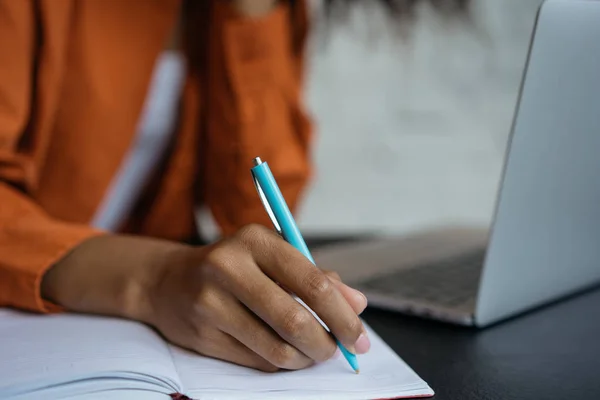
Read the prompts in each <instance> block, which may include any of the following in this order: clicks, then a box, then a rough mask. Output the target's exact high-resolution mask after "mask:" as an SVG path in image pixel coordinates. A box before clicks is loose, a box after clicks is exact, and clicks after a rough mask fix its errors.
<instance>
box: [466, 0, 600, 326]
mask: <svg viewBox="0 0 600 400" xmlns="http://www.w3.org/2000/svg"><path fill="white" fill-rule="evenodd" d="M598 282H600V1H597V0H548V1H546V2H545V3H543V4H542V6H541V8H540V10H539V11H538V16H537V21H536V25H535V29H534V34H533V36H532V41H531V45H530V50H529V56H528V60H527V64H526V68H525V72H524V76H523V80H522V84H521V92H520V98H519V102H518V104H517V107H516V112H515V118H514V121H513V126H512V132H511V138H510V140H509V143H508V146H507V158H506V161H505V166H504V172H503V177H502V183H501V187H500V191H499V197H498V200H497V204H496V211H495V217H494V223H493V225H492V231H491V236H490V242H489V246H488V252H487V256H486V262H485V267H484V271H483V274H482V277H481V283H480V288H479V293H478V300H477V305H476V311H475V321H476V324H477V325H480V326H484V325H488V324H491V323H493V322H496V321H498V320H501V319H503V318H506V317H509V316H512V315H515V314H517V313H520V312H523V311H525V310H528V309H530V308H533V307H536V306H539V305H542V304H545V303H547V302H549V301H551V300H554V299H557V298H559V297H562V296H565V295H567V294H570V293H573V292H576V291H579V290H581V289H583V288H585V287H588V286H591V285H594V284H596V283H598Z"/></svg>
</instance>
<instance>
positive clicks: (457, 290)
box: [358, 250, 485, 308]
mask: <svg viewBox="0 0 600 400" xmlns="http://www.w3.org/2000/svg"><path fill="white" fill-rule="evenodd" d="M484 257H485V250H481V251H477V252H473V253H466V254H462V255H460V256H457V257H455V258H451V259H447V260H441V261H436V262H434V263H431V264H424V265H420V266H417V267H413V268H409V269H404V270H398V271H394V272H393V273H390V274H385V275H383V276H378V277H376V278H373V279H370V280H367V281H363V282H361V283H360V285H358V286H359V287H358V288H359V289H363V290H366V291H372V292H378V293H381V294H385V295H390V296H397V297H402V298H405V299H409V300H419V301H426V302H428V303H433V304H439V305H442V306H446V307H451V308H453V307H459V306H461V305H465V304H468V303H470V302H472V301H473V300H474V299H475V296H476V295H477V288H478V286H479V277H480V275H481V269H482V267H483V261H484Z"/></svg>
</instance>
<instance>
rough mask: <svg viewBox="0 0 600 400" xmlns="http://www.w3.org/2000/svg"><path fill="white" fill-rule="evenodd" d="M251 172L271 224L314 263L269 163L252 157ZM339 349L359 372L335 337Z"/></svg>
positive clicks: (318, 319)
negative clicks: (252, 165)
mask: <svg viewBox="0 0 600 400" xmlns="http://www.w3.org/2000/svg"><path fill="white" fill-rule="evenodd" d="M250 171H251V173H252V179H253V180H254V185H255V186H256V190H257V192H258V195H259V197H260V200H261V201H262V203H263V205H264V207H265V210H266V211H267V214H268V215H269V218H270V219H271V222H272V223H273V226H274V227H275V230H276V231H277V233H279V234H280V235H281V236H282V237H283V238H284V239H285V241H287V242H288V243H289V244H291V245H292V246H294V247H295V248H296V249H297V250H299V251H300V252H301V253H302V254H304V256H305V257H306V258H308V259H309V260H310V262H312V263H313V265H315V267H316V264H315V260H314V259H313V257H312V255H311V254H310V251H309V250H308V246H306V242H305V241H304V238H303V237H302V234H301V233H300V230H299V229H298V226H297V225H296V222H295V221H294V217H293V216H292V213H291V212H290V210H289V208H288V206H287V203H286V202H285V199H284V198H283V195H282V194H281V191H280V190H279V186H278V185H277V182H276V181H275V178H274V177H273V174H272V173H271V170H270V168H269V165H268V164H267V163H266V162H263V161H262V160H261V159H260V157H256V158H255V159H254V167H253V168H252V169H251V170H250ZM294 298H295V299H296V301H298V302H299V303H300V304H302V305H303V306H304V307H305V308H306V309H307V310H308V311H310V313H311V314H312V315H313V316H314V317H315V318H316V319H317V321H319V323H320V324H321V325H322V326H323V328H325V330H326V331H327V332H329V333H331V331H330V330H329V328H328V327H327V325H326V324H325V323H324V322H323V321H322V320H321V318H319V316H318V315H317V314H316V313H315V312H314V311H313V310H311V309H310V307H308V306H307V305H306V303H304V302H303V301H302V299H300V298H298V297H297V296H294ZM335 341H336V343H337V345H338V347H339V349H340V351H341V352H342V354H343V355H344V357H345V358H346V360H347V361H348V363H349V364H350V366H351V367H352V369H353V370H354V372H356V373H357V374H358V373H359V372H360V369H359V368H358V360H357V357H356V355H355V354H352V353H351V352H349V351H348V350H347V349H346V348H345V347H344V345H342V343H340V341H339V340H337V339H335Z"/></svg>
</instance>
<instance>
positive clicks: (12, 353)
mask: <svg viewBox="0 0 600 400" xmlns="http://www.w3.org/2000/svg"><path fill="white" fill-rule="evenodd" d="M367 329H368V333H369V335H370V338H371V342H372V345H371V351H370V352H369V353H368V354H366V355H361V356H360V357H359V362H360V368H361V373H360V374H358V375H357V374H355V373H354V372H353V371H352V369H351V368H350V366H349V365H348V364H347V363H346V361H345V360H344V358H343V357H340V358H339V359H332V360H329V361H327V362H324V363H320V364H317V365H315V366H313V367H309V368H307V369H304V370H299V371H282V372H275V373H265V372H260V371H256V370H253V369H249V368H245V367H241V366H238V365H234V364H230V363H227V362H223V361H219V360H215V359H211V358H207V357H202V356H200V355H198V354H196V353H193V352H190V351H187V350H184V349H181V348H179V347H176V346H172V345H170V344H168V343H167V342H165V341H164V340H163V339H162V338H161V336H160V335H158V334H157V333H156V332H155V331H154V330H152V329H150V328H148V327H147V326H145V325H143V324H139V323H136V322H133V321H127V320H121V319H116V318H108V317H98V316H83V315H76V314H61V315H33V314H28V313H23V312H19V311H15V310H11V309H0V398H2V399H15V400H16V399H18V400H25V399H27V400H29V399H45V400H51V399H92V400H96V399H109V400H110V399H133V400H138V399H139V400H141V399H144V400H170V399H185V398H186V397H185V396H187V397H189V398H190V399H195V400H205V399H206V400H213V399H214V400H230V399H264V400H268V399H278V400H287V399H290V400H291V399H294V400H295V399H299V400H300V399H326V400H337V399H344V400H347V399H350V400H351V399H361V400H362V399H388V398H409V397H429V396H432V395H433V390H432V389H431V388H430V387H429V386H428V385H427V383H426V382H424V381H423V380H422V379H421V378H420V377H419V376H418V375H417V374H416V373H415V372H414V371H413V370H412V369H411V368H410V367H409V366H408V365H407V364H406V363H404V362H403V361H402V360H401V359H400V357H398V356H397V355H396V354H395V353H394V352H393V351H392V350H391V349H390V348H389V347H388V346H387V345H386V344H385V343H384V342H383V340H381V338H379V337H378V336H377V335H376V333H375V332H374V331H373V330H372V329H371V328H369V327H368V326H367Z"/></svg>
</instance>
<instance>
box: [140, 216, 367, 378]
mask: <svg viewBox="0 0 600 400" xmlns="http://www.w3.org/2000/svg"><path fill="white" fill-rule="evenodd" d="M172 267H173V268H168V269H165V271H164V276H163V277H162V278H161V279H160V282H161V283H160V285H159V286H158V288H157V290H156V291H155V292H154V294H153V296H152V297H153V307H152V308H153V310H154V318H153V319H152V321H151V323H152V324H153V325H154V326H156V327H157V328H158V329H159V330H160V331H161V332H162V333H163V334H164V335H165V336H166V337H167V338H168V339H169V340H171V341H172V342H174V343H176V344H179V345H181V346H183V347H186V348H190V349H193V350H195V351H197V352H199V353H201V354H204V355H207V356H211V357H215V358H220V359H224V360H228V361H232V362H234V363H237V364H241V365H246V366H249V367H253V368H257V369H261V370H264V371H274V370H276V369H279V368H284V369H299V368H304V367H306V366H309V365H311V364H312V363H313V362H315V361H317V362H318V361H325V360H327V359H329V358H331V357H332V356H333V355H334V353H335V352H336V348H337V347H336V344H335V342H334V340H333V338H332V337H331V336H330V335H329V334H328V333H327V332H326V331H325V329H323V327H322V326H321V325H320V324H319V323H318V321H317V320H316V319H315V318H314V317H313V316H312V315H311V314H310V313H309V311H307V310H306V309H305V308H304V307H303V306H302V305H300V304H299V303H298V302H297V301H295V300H294V299H293V298H292V297H291V296H290V294H289V293H288V292H286V290H284V289H283V288H282V287H285V288H287V289H288V290H290V291H292V292H293V293H295V294H296V295H297V296H298V297H300V298H301V299H302V300H304V302H305V303H306V304H307V305H308V306H309V307H311V308H312V309H313V310H314V311H315V312H316V313H317V315H319V317H320V318H321V319H322V320H323V321H324V322H325V323H326V324H327V325H328V326H329V328H330V329H331V331H332V333H333V334H334V335H335V336H336V337H337V338H338V339H339V340H340V341H341V342H342V343H343V344H344V345H345V346H346V347H347V348H348V349H349V350H351V351H359V352H360V351H363V352H364V351H367V350H368V347H369V343H368V339H367V337H366V335H365V332H364V328H363V325H362V323H361V321H360V319H359V318H358V316H357V314H359V313H360V312H362V311H363V310H364V308H365V307H366V299H365V297H364V296H363V295H362V294H361V293H359V292H357V291H356V290H354V289H351V288H349V287H348V286H345V285H344V284H343V283H341V282H340V281H339V280H338V279H336V276H335V275H334V274H331V275H330V277H327V276H326V275H325V274H324V273H323V272H321V271H320V270H319V269H318V268H316V267H315V266H314V265H313V264H311V263H310V261H308V260H307V259H306V258H305V257H304V256H303V255H302V254H301V253H300V252H298V251H297V250H296V249H295V248H293V247H292V246H291V245H289V244H288V243H286V242H285V241H283V240H282V239H281V238H280V237H279V236H277V235H275V233H273V232H272V231H270V230H267V229H266V228H262V227H257V226H250V227H247V228H244V229H242V230H241V231H240V232H239V233H238V234H237V235H235V236H234V237H232V238H231V239H228V240H224V241H222V242H220V243H218V244H216V245H214V246H211V247H208V248H205V249H201V250H198V251H194V252H191V253H188V254H186V255H185V256H184V257H183V258H182V259H181V260H179V261H178V262H177V263H175V265H173V266H172ZM276 282H278V283H279V285H278V283H276ZM361 335H362V338H361V339H360V340H359V337H361ZM357 341H358V344H357ZM355 345H356V349H355Z"/></svg>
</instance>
